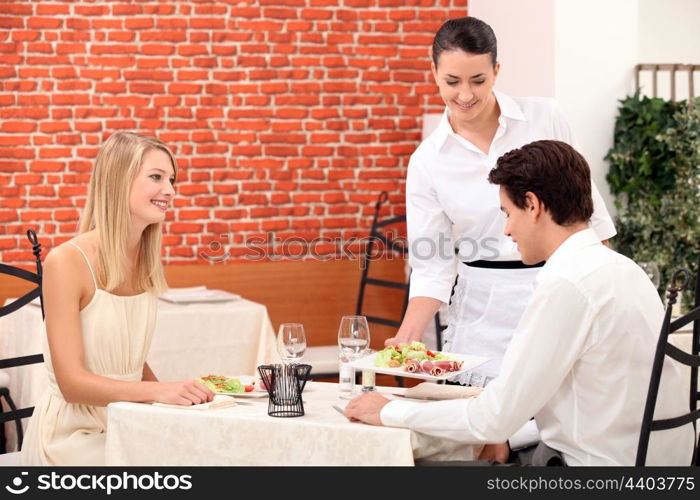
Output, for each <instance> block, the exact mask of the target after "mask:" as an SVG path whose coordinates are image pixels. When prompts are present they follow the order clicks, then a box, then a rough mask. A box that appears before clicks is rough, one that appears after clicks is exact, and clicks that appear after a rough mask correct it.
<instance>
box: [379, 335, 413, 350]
mask: <svg viewBox="0 0 700 500" xmlns="http://www.w3.org/2000/svg"><path fill="white" fill-rule="evenodd" d="M411 342H412V341H411V338H410V337H409V336H408V335H402V334H401V332H397V333H396V336H395V337H390V338H388V339H386V340H385V341H384V347H389V346H392V345H397V344H401V343H404V344H410V343H411Z"/></svg>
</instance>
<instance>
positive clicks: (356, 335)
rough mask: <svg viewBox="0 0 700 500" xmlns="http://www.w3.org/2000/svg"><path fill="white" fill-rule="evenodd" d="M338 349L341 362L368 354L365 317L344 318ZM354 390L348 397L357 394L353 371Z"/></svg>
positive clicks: (367, 328) (341, 321) (367, 334)
mask: <svg viewBox="0 0 700 500" xmlns="http://www.w3.org/2000/svg"><path fill="white" fill-rule="evenodd" d="M338 347H340V357H341V360H343V361H346V362H352V361H355V360H357V359H359V358H361V357H362V356H363V355H365V354H366V349H367V348H368V347H369V325H368V324H367V318H365V317H364V316H343V317H342V319H341V320H340V328H338ZM351 377H352V382H351V384H352V388H351V389H350V394H348V395H347V397H353V396H354V394H355V371H354V370H352V375H351Z"/></svg>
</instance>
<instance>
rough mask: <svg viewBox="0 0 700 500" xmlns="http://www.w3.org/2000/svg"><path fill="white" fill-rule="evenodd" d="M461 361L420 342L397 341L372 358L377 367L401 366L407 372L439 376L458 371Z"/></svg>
mask: <svg viewBox="0 0 700 500" xmlns="http://www.w3.org/2000/svg"><path fill="white" fill-rule="evenodd" d="M462 364H463V362H462V361H459V360H456V359H454V358H452V357H450V356H449V355H447V354H444V353H441V352H439V351H431V350H429V349H427V348H426V347H425V344H424V343H422V342H411V343H410V344H407V343H403V342H402V343H399V344H396V345H392V346H387V347H385V348H384V349H383V350H381V351H379V352H378V353H377V355H376V356H375V358H374V365H375V366H376V367H378V368H401V367H403V369H404V370H405V371H407V372H409V373H421V372H422V373H427V374H429V375H432V376H434V377H440V376H442V375H444V374H445V373H447V372H453V371H459V370H461V368H462Z"/></svg>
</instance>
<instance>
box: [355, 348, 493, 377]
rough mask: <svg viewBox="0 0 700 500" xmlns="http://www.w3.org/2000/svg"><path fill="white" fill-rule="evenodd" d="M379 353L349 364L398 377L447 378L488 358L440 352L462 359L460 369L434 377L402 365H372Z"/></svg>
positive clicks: (455, 358) (357, 368)
mask: <svg viewBox="0 0 700 500" xmlns="http://www.w3.org/2000/svg"><path fill="white" fill-rule="evenodd" d="M377 354H379V353H376V352H375V353H374V354H370V355H369V356H365V357H364V358H360V359H358V360H356V361H353V362H352V363H350V366H352V367H353V368H355V369H356V370H367V371H373V372H375V373H382V374H385V375H396V376H399V377H410V378H420V379H423V380H447V379H450V378H452V377H454V376H455V375H459V374H460V373H464V372H466V371H469V370H472V369H474V368H476V367H477V366H479V365H482V364H484V363H486V362H487V361H488V360H489V358H485V357H483V356H471V355H468V354H457V353H451V352H442V354H444V355H446V356H448V357H450V358H451V359H454V360H457V361H462V369H461V370H457V371H453V372H447V373H445V374H444V375H440V376H439V377H435V376H433V375H430V374H428V373H423V372H420V373H417V372H413V373H411V372H409V371H406V370H405V369H404V367H403V366H401V367H399V368H380V367H378V366H374V358H375V356H376V355H377Z"/></svg>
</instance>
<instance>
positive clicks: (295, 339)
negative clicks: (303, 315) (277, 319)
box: [277, 323, 306, 364]
mask: <svg viewBox="0 0 700 500" xmlns="http://www.w3.org/2000/svg"><path fill="white" fill-rule="evenodd" d="M304 351H306V334H305V333H304V325H302V324H301V323H282V324H281V325H280V329H279V332H278V333H277V352H279V355H280V357H281V358H282V362H283V363H284V364H291V363H298V362H299V360H300V359H301V358H302V356H304Z"/></svg>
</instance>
